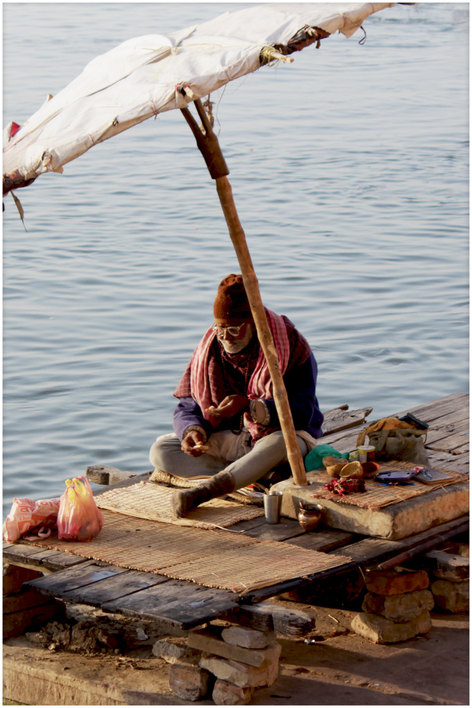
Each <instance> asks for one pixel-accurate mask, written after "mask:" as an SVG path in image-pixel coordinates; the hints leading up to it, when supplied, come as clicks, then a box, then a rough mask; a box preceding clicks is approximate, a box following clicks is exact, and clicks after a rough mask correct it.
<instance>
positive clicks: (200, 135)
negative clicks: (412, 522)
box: [182, 100, 307, 485]
mask: <svg viewBox="0 0 472 708" xmlns="http://www.w3.org/2000/svg"><path fill="white" fill-rule="evenodd" d="M195 105H196V107H197V111H198V114H199V116H200V118H201V119H202V123H203V128H204V132H203V131H202V130H201V129H200V127H199V126H198V125H197V123H196V122H195V120H194V118H193V116H192V114H191V113H190V111H189V110H188V109H187V108H184V109H182V113H183V114H184V117H185V119H186V121H187V123H188V124H189V125H190V128H191V130H192V132H193V134H194V135H195V139H196V140H197V145H198V147H199V149H200V151H201V153H202V155H203V157H204V159H205V162H206V164H207V166H208V169H209V171H210V174H211V176H212V177H213V179H214V180H215V181H216V190H217V192H218V196H219V199H220V203H221V207H222V209H223V214H224V216H225V219H226V224H227V226H228V231H229V235H230V237H231V241H232V243H233V246H234V250H235V251H236V255H237V258H238V261H239V266H240V268H241V274H242V276H243V282H244V287H245V289H246V294H247V298H248V301H249V305H250V308H251V312H252V316H253V318H254V323H255V325H256V330H257V336H258V338H259V343H260V345H261V348H262V351H263V352H264V356H265V359H266V362H267V366H268V369H269V373H270V378H271V381H272V388H273V392H274V401H275V406H276V409H277V413H278V416H279V422H280V428H281V430H282V434H283V436H284V441H285V446H286V448H287V457H288V462H289V464H290V469H291V471H292V475H293V479H294V481H295V483H296V484H298V485H306V484H307V479H306V474H305V465H304V463H303V457H302V454H301V452H300V449H299V447H298V442H297V435H296V432H295V427H294V424H293V418H292V411H291V410H290V405H289V402H288V396H287V391H286V388H285V384H284V380H283V376H282V372H281V371H280V366H279V359H278V356H277V350H276V348H275V344H274V340H273V337H272V332H271V330H270V327H269V324H268V322H267V317H266V313H265V309H264V305H263V303H262V298H261V294H260V290H259V283H258V281H257V277H256V273H255V271H254V267H253V264H252V259H251V254H250V253H249V248H248V245H247V241H246V235H245V233H244V231H243V228H242V226H241V222H240V220H239V216H238V212H237V210H236V205H235V203H234V198H233V192H232V189H231V185H230V183H229V181H228V178H227V176H226V175H227V174H229V170H228V168H227V167H226V164H225V161H224V158H223V154H222V152H221V148H220V146H219V143H218V139H217V137H216V135H215V134H214V133H213V130H212V128H211V125H210V122H209V120H208V117H207V116H206V114H205V111H204V110H203V107H202V106H201V103H200V101H199V100H197V101H195Z"/></svg>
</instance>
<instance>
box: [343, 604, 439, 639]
mask: <svg viewBox="0 0 472 708" xmlns="http://www.w3.org/2000/svg"><path fill="white" fill-rule="evenodd" d="M431 626H432V624H431V616H430V614H429V612H427V611H426V610H425V611H424V612H422V613H421V614H420V615H419V616H418V617H415V619H413V620H410V621H409V622H392V621H391V620H388V619H386V618H385V617H381V616H380V615H374V614H371V613H370V612H360V613H359V614H358V615H356V616H355V617H354V619H353V620H352V623H351V629H352V630H353V631H354V632H356V634H360V635H361V636H362V637H365V638H366V639H369V640H370V641H371V642H375V643H376V644H396V643H397V642H406V641H407V640H408V639H412V638H413V637H416V635H417V634H426V633H427V632H429V630H430V629H431Z"/></svg>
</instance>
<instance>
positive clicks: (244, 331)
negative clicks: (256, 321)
mask: <svg viewBox="0 0 472 708" xmlns="http://www.w3.org/2000/svg"><path fill="white" fill-rule="evenodd" d="M214 330H215V332H216V336H217V337H218V340H219V341H220V342H221V344H222V345H223V348H224V350H225V352H226V353H227V354H238V352H240V351H242V350H243V349H244V347H247V345H248V344H249V342H250V341H251V338H252V333H253V328H252V324H251V323H250V322H248V321H247V320H246V321H242V322H240V323H238V324H235V325H227V326H224V325H215V326H214Z"/></svg>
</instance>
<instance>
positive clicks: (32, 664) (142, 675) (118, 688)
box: [3, 638, 187, 706]
mask: <svg viewBox="0 0 472 708" xmlns="http://www.w3.org/2000/svg"><path fill="white" fill-rule="evenodd" d="M21 639H22V638H21ZM21 639H17V640H10V642H9V643H8V644H7V645H5V644H4V647H3V701H4V702H6V701H7V700H10V701H13V702H15V703H19V704H24V705H61V706H75V705H77V706H78V705H97V706H98V705H105V706H110V705H118V706H123V705H187V703H185V702H184V701H182V700H181V699H180V698H178V697H177V696H175V697H174V696H171V695H169V687H168V676H167V668H168V665H167V664H165V665H164V666H165V668H166V670H165V671H163V670H162V669H160V665H159V661H160V660H159V659H156V658H155V659H150V660H147V661H144V662H134V663H133V662H131V663H130V662H128V661H126V660H124V661H120V660H119V659H112V658H109V657H104V656H100V657H91V656H81V655H80V654H71V653H67V652H57V653H55V652H50V651H47V650H45V649H38V648H32V647H30V646H28V645H27V643H26V642H25V641H21ZM136 663H138V664H139V669H141V670H131V669H136V668H138V667H137V666H135V664H136ZM148 677H152V680H150V678H148Z"/></svg>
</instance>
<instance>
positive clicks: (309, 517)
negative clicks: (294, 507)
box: [298, 502, 323, 531]
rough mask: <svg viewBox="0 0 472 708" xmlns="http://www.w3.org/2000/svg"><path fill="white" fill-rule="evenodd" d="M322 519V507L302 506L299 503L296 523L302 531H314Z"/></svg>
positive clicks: (315, 505)
mask: <svg viewBox="0 0 472 708" xmlns="http://www.w3.org/2000/svg"><path fill="white" fill-rule="evenodd" d="M322 518H323V507H322V506H321V505H320V504H309V505H308V504H303V503H302V502H300V507H299V510H298V523H299V524H300V526H301V528H302V529H303V530H304V531H313V530H314V529H316V528H317V527H318V526H319V525H320V523H321V520H322Z"/></svg>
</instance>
